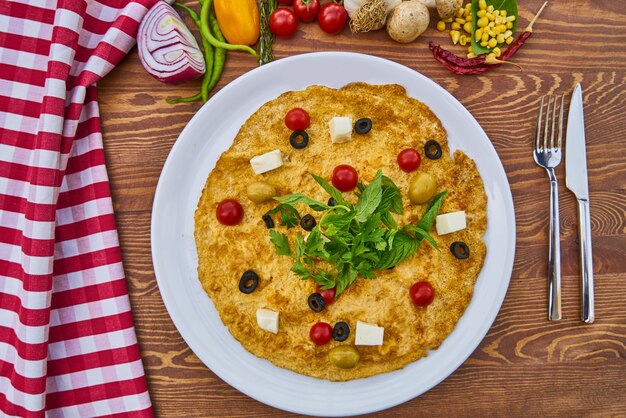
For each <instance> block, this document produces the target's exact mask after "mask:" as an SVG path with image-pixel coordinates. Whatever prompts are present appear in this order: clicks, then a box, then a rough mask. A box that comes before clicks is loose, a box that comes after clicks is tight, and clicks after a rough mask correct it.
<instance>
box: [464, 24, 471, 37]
mask: <svg viewBox="0 0 626 418" xmlns="http://www.w3.org/2000/svg"><path fill="white" fill-rule="evenodd" d="M463 30H464V31H465V32H467V33H469V34H470V35H471V34H472V22H467V23H466V24H464V25H463Z"/></svg>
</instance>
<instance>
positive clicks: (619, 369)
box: [99, 0, 626, 417]
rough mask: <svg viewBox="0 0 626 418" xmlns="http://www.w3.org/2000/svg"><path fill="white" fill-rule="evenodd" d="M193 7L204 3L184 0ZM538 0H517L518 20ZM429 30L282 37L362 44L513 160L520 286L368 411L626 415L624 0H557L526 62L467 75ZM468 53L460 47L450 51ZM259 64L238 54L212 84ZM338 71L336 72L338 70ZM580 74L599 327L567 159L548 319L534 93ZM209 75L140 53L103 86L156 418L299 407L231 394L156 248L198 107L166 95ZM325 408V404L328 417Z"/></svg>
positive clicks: (282, 53)
mask: <svg viewBox="0 0 626 418" xmlns="http://www.w3.org/2000/svg"><path fill="white" fill-rule="evenodd" d="M186 3H187V4H188V5H190V6H191V7H194V8H198V4H197V2H195V1H188V2H186ZM540 5H541V2H540V1H539V0H528V1H526V0H520V1H519V10H520V27H521V28H523V27H524V26H525V25H526V24H527V22H528V21H529V19H530V18H531V17H532V15H533V14H534V12H535V11H536V10H538V9H539V6H540ZM429 40H433V41H435V42H438V43H442V44H443V45H445V46H450V47H451V48H452V46H451V45H450V41H449V35H448V34H447V33H445V32H438V31H436V30H435V29H434V22H431V28H430V29H428V30H427V31H426V33H424V35H422V36H421V37H420V38H418V40H417V41H415V42H413V43H411V44H408V45H401V44H397V43H395V42H393V41H392V40H391V39H389V38H388V37H387V35H386V33H385V32H384V31H378V32H376V33H368V34H359V35H353V34H351V33H350V32H349V30H347V29H346V30H345V31H344V32H343V33H342V34H340V35H338V36H329V35H326V34H324V33H322V32H321V31H320V30H319V28H318V27H317V25H316V24H315V23H313V24H301V25H300V27H299V30H298V33H297V34H296V36H295V37H294V38H292V39H289V40H282V39H281V40H277V41H276V42H275V55H276V58H277V59H280V58H283V57H287V56H292V55H296V54H302V53H307V52H313V51H354V52H361V53H367V54H372V55H377V56H380V57H384V58H387V59H390V60H393V61H396V62H399V63H401V64H404V65H406V66H407V67H410V68H412V69H414V70H416V71H419V72H420V73H422V74H424V75H425V76H427V77H429V78H431V79H432V80H434V81H435V82H437V83H438V84H440V85H441V86H443V87H444V88H445V89H446V90H448V91H449V92H450V93H451V94H452V95H453V96H455V97H456V98H457V99H458V100H459V101H460V102H461V103H462V104H463V105H464V106H465V107H466V108H467V109H468V110H469V111H470V112H471V113H472V115H473V116H474V117H475V118H476V119H477V120H478V122H479V123H480V125H481V126H482V127H483V129H484V130H485V132H486V133H487V135H488V136H489V138H490V139H491V141H492V142H493V144H494V146H495V148H496V150H497V152H498V154H499V156H500V158H501V160H502V163H503V164H504V167H505V170H506V173H507V176H508V179H509V182H510V185H511V190H512V192H513V199H514V204H515V212H516V227H517V245H516V255H515V266H514V270H513V275H512V278H511V283H510V286H509V290H508V293H507V296H506V299H505V301H504V304H503V305H502V309H501V310H500V313H499V315H498V317H497V318H496V320H495V322H494V324H493V326H492V327H491V329H490V330H489V332H488V334H487V336H486V337H485V339H484V340H483V341H482V343H481V344H480V346H479V347H478V348H477V349H476V351H475V352H474V353H473V354H472V355H471V357H470V358H469V359H468V360H467V361H466V362H465V363H464V364H463V365H462V366H461V367H459V368H458V370H457V371H456V372H454V373H453V374H452V375H451V376H450V377H449V378H447V379H446V380H445V381H443V382H442V383H440V384H439V385H438V386H436V387H435V388H433V389H432V390H430V391H428V392H427V393H425V394H423V395H421V396H419V397H418V398H415V399H413V400H411V401H409V402H407V403H405V404H403V405H399V406H397V407H395V408H392V409H389V410H387V411H384V412H380V413H378V414H373V415H372V416H385V417H413V416H455V417H456V416H582V415H585V416H588V415H591V416H619V415H621V416H626V361H625V358H626V290H625V287H626V262H624V257H625V256H626V180H624V179H625V178H626V112H625V111H624V104H625V103H626V88H625V85H626V9H624V7H623V3H622V2H621V1H615V0H613V1H611V0H595V1H590V0H588V1H583V0H572V1H557V0H554V1H552V2H551V3H550V4H549V5H548V7H547V8H546V10H545V11H544V14H543V16H542V17H541V18H540V19H539V21H538V22H537V24H536V26H535V33H534V35H533V36H532V37H531V39H530V40H529V41H528V43H527V44H526V45H525V46H524V47H523V48H522V49H521V50H520V51H519V53H518V54H517V55H516V56H515V57H514V61H515V62H517V63H519V64H520V65H522V66H523V69H522V70H518V69H516V68H514V67H507V68H505V67H502V68H497V69H495V70H493V71H490V72H488V73H486V74H485V75H482V76H456V75H453V74H452V73H450V72H448V70H446V69H444V68H443V67H442V66H441V65H440V64H439V63H437V62H435V60H434V59H433V58H432V56H431V54H430V51H429V50H428V47H427V44H428V41H429ZM454 50H455V51H456V52H457V53H459V54H460V53H461V52H462V49H461V48H460V47H457V49H454ZM255 66H256V64H255V62H254V61H253V59H252V58H251V57H250V56H249V55H245V54H242V53H231V54H229V55H228V60H227V64H226V70H225V72H224V75H223V76H222V78H221V80H220V82H219V84H218V86H217V88H216V90H215V91H217V90H219V89H221V88H222V87H224V86H225V85H226V84H227V83H229V82H231V81H232V80H233V79H235V78H237V77H238V76H240V75H242V74H244V73H246V72H247V71H250V70H252V69H253V68H254V67H255ZM338 71H341V69H338ZM577 82H582V83H583V92H584V107H585V120H586V132H587V156H588V166H589V188H590V191H591V198H590V201H591V218H592V230H593V250H594V254H593V255H594V257H593V261H594V272H595V280H596V288H595V290H596V322H595V323H594V324H593V325H585V324H583V323H582V322H581V321H580V312H579V311H580V307H579V306H580V288H579V261H578V237H577V223H578V221H577V213H576V201H575V199H574V198H573V195H572V194H571V193H570V192H569V191H568V190H567V189H566V188H565V167H564V164H561V165H560V166H559V167H558V169H557V176H558V179H559V187H560V195H559V198H560V204H561V211H560V213H561V225H560V229H561V251H562V259H561V262H562V273H563V318H564V319H563V320H562V321H560V322H556V323H553V322H549V321H548V320H547V278H546V277H547V255H548V193H549V189H548V179H547V176H546V174H545V172H544V171H543V170H542V169H540V168H539V167H538V166H536V165H535V163H534V161H533V159H532V156H531V141H532V140H531V138H532V135H533V129H534V126H535V123H536V116H537V108H538V102H539V97H540V96H541V95H543V94H568V95H569V93H571V91H572V89H573V86H574V84H575V83H577ZM198 86H199V83H198V82H193V83H191V84H188V85H183V86H167V85H164V84H161V83H159V82H158V81H156V80H155V79H153V78H151V77H150V76H149V75H148V74H147V73H146V72H144V70H143V68H142V67H141V65H140V63H139V60H138V57H137V53H136V50H133V51H132V52H131V53H130V54H129V55H128V57H127V58H126V59H125V60H124V61H123V62H122V63H121V64H120V65H119V66H118V67H117V68H115V70H113V71H112V72H111V74H109V75H108V76H107V77H106V78H105V79H104V80H103V81H102V82H100V83H99V93H100V103H101V114H102V124H103V134H104V141H105V149H106V156H107V165H108V169H109V176H110V179H111V187H112V193H113V201H114V205H115V209H116V219H117V224H118V227H119V233H120V239H121V244H122V250H123V255H124V263H125V268H126V275H127V278H128V284H129V289H130V297H131V303H132V306H133V312H134V318H135V321H136V328H137V333H138V338H139V342H140V345H141V350H142V354H143V361H144V365H145V367H146V372H147V376H148V383H149V386H150V393H151V397H152V401H153V403H154V408H155V411H156V414H157V415H158V416H161V417H195V416H198V417H200V416H211V417H252V416H254V417H284V416H293V415H292V414H288V413H286V412H282V411H279V410H276V409H274V408H271V407H269V406H266V405H263V404H262V403H259V402H257V401H255V400H253V399H251V398H249V397H247V396H246V395H243V394H242V393H240V392H238V391H237V390H235V389H233V388H231V387H230V386H229V385H228V384H226V383H225V382H223V381H222V380H220V379H219V378H218V377H216V376H215V375H214V374H213V373H212V372H211V371H210V370H209V369H208V368H207V367H206V366H204V364H203V363H202V362H201V361H200V360H199V359H198V358H197V357H196V356H195V355H194V354H193V352H192V351H191V350H190V349H189V347H188V346H187V344H186V343H185V341H184V340H183V339H182V338H181V336H180V334H179V333H178V332H177V330H176V328H175V326H174V324H173V323H172V321H171V319H170V317H169V315H168V313H167V311H166V309H165V306H164V305H163V301H162V299H161V295H160V294H159V289H158V287H157V284H156V281H155V276H154V271H153V267H152V259H151V255H150V216H151V206H152V200H153V197H154V192H155V188H156V184H157V181H158V178H159V175H160V173H161V169H162V167H163V164H164V162H165V160H166V158H167V155H168V153H169V151H170V149H171V147H172V145H173V144H174V142H175V141H176V138H177V137H178V135H179V134H180V132H181V130H182V129H183V127H184V126H185V124H186V123H187V122H188V121H189V120H190V119H191V117H192V116H193V115H194V113H195V112H196V111H197V110H198V109H199V108H200V104H199V103H189V104H180V105H175V106H172V105H168V104H166V103H165V101H164V99H165V98H166V97H170V96H171V97H175V96H179V95H191V94H194V93H195V92H196V91H197V89H198ZM324 408H325V407H324V405H323V403H320V410H321V411H322V412H329V411H326V410H325V409H324Z"/></svg>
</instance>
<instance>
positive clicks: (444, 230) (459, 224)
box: [436, 210, 467, 235]
mask: <svg viewBox="0 0 626 418" xmlns="http://www.w3.org/2000/svg"><path fill="white" fill-rule="evenodd" d="M436 222H437V224H436V227H437V234H439V235H444V234H449V233H451V232H456V231H460V230H462V229H465V227H466V226H467V224H466V223H465V211H464V210H462V211H459V212H451V213H444V214H443V215H437V221H436Z"/></svg>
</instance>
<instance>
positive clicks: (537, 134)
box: [535, 96, 546, 150]
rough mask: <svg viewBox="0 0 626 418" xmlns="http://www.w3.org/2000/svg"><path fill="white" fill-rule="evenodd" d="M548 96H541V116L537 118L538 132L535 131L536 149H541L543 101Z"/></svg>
mask: <svg viewBox="0 0 626 418" xmlns="http://www.w3.org/2000/svg"><path fill="white" fill-rule="evenodd" d="M545 98H546V96H541V103H540V104H539V117H538V118H537V132H535V149H536V150H541V121H542V118H543V101H544V99H545Z"/></svg>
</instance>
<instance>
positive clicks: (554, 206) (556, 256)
mask: <svg viewBox="0 0 626 418" xmlns="http://www.w3.org/2000/svg"><path fill="white" fill-rule="evenodd" d="M548 176H549V178H550V239H549V247H550V252H549V253H548V290H549V294H550V299H549V300H548V319H549V320H550V321H558V320H560V319H561V234H560V230H559V228H560V222H559V186H558V183H557V181H556V176H555V174H554V170H552V169H549V170H548Z"/></svg>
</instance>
